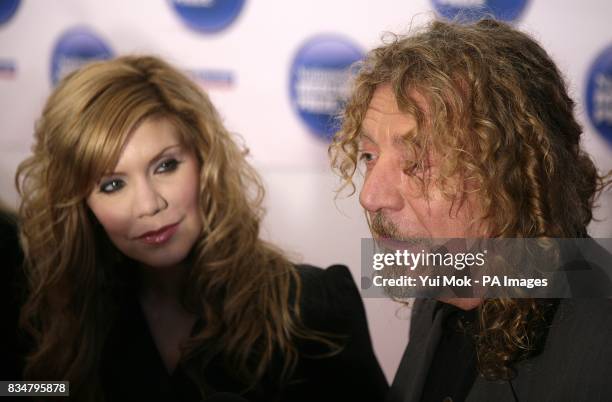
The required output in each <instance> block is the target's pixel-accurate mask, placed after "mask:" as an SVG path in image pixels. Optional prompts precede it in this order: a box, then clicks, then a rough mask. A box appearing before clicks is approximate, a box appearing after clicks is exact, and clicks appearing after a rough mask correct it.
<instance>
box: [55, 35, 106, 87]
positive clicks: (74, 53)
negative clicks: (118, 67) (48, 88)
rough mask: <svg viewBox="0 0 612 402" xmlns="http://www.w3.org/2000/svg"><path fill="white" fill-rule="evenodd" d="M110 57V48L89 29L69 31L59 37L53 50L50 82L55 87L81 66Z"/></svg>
mask: <svg viewBox="0 0 612 402" xmlns="http://www.w3.org/2000/svg"><path fill="white" fill-rule="evenodd" d="M112 57H113V52H112V50H111V49H110V47H109V46H108V45H107V44H106V43H105V42H104V41H103V40H102V39H101V38H100V37H98V36H97V35H96V34H95V33H93V32H92V31H90V30H89V29H87V28H83V27H77V28H72V29H69V30H68V31H66V32H64V33H63V34H62V35H61V36H60V38H59V39H58V41H57V42H56V44H55V47H54V48H53V56H52V58H51V82H53V85H56V84H57V83H58V82H59V81H60V80H61V79H62V78H64V77H65V76H66V75H67V74H69V73H71V72H72V71H74V70H76V69H78V68H80V67H82V66H83V65H85V64H87V63H89V62H91V61H94V60H107V59H110V58H112Z"/></svg>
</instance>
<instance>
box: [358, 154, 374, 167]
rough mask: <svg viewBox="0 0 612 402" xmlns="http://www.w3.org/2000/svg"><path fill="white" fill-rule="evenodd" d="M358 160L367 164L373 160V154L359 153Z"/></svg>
mask: <svg viewBox="0 0 612 402" xmlns="http://www.w3.org/2000/svg"><path fill="white" fill-rule="evenodd" d="M359 160H361V161H363V162H365V163H366V164H368V163H370V162H372V161H373V160H374V154H372V153H370V152H361V154H360V155H359Z"/></svg>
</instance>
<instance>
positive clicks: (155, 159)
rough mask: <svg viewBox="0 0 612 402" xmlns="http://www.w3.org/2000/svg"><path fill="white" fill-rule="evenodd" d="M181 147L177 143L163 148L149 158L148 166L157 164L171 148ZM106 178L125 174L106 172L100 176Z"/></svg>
mask: <svg viewBox="0 0 612 402" xmlns="http://www.w3.org/2000/svg"><path fill="white" fill-rule="evenodd" d="M181 147H182V145H181V144H178V143H177V144H173V145H168V146H167V147H165V148H163V149H162V150H160V151H159V152H158V153H157V154H155V156H154V157H153V158H151V160H150V161H149V164H148V165H149V166H151V165H153V164H155V162H157V161H158V160H159V159H160V158H161V156H162V155H163V154H164V153H165V152H167V151H168V150H170V149H172V148H181ZM108 176H125V173H124V172H107V173H104V176H102V177H103V178H104V177H108Z"/></svg>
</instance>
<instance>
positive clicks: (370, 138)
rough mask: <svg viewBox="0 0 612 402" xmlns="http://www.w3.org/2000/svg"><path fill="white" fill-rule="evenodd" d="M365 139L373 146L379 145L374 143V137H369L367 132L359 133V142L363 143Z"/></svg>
mask: <svg viewBox="0 0 612 402" xmlns="http://www.w3.org/2000/svg"><path fill="white" fill-rule="evenodd" d="M364 139H365V140H368V141H370V142H371V143H372V144H375V145H378V144H377V142H376V141H374V139H373V138H372V137H370V136H369V135H367V134H366V133H365V132H363V131H361V132H360V133H359V141H363V140H364Z"/></svg>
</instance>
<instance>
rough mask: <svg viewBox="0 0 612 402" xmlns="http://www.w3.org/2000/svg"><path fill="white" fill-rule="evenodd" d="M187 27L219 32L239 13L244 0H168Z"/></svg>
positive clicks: (206, 31) (207, 31) (201, 30)
mask: <svg viewBox="0 0 612 402" xmlns="http://www.w3.org/2000/svg"><path fill="white" fill-rule="evenodd" d="M170 3H171V4H172V8H173V9H174V11H176V13H177V14H178V16H179V17H180V18H181V19H182V20H183V22H184V23H185V24H187V26H188V27H190V28H192V29H195V30H196V31H199V32H204V33H215V32H219V31H221V30H223V29H225V28H227V27H228V26H229V25H231V24H232V23H233V22H234V21H235V20H236V17H238V15H239V14H240V11H241V10H242V7H243V6H244V0H170Z"/></svg>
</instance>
